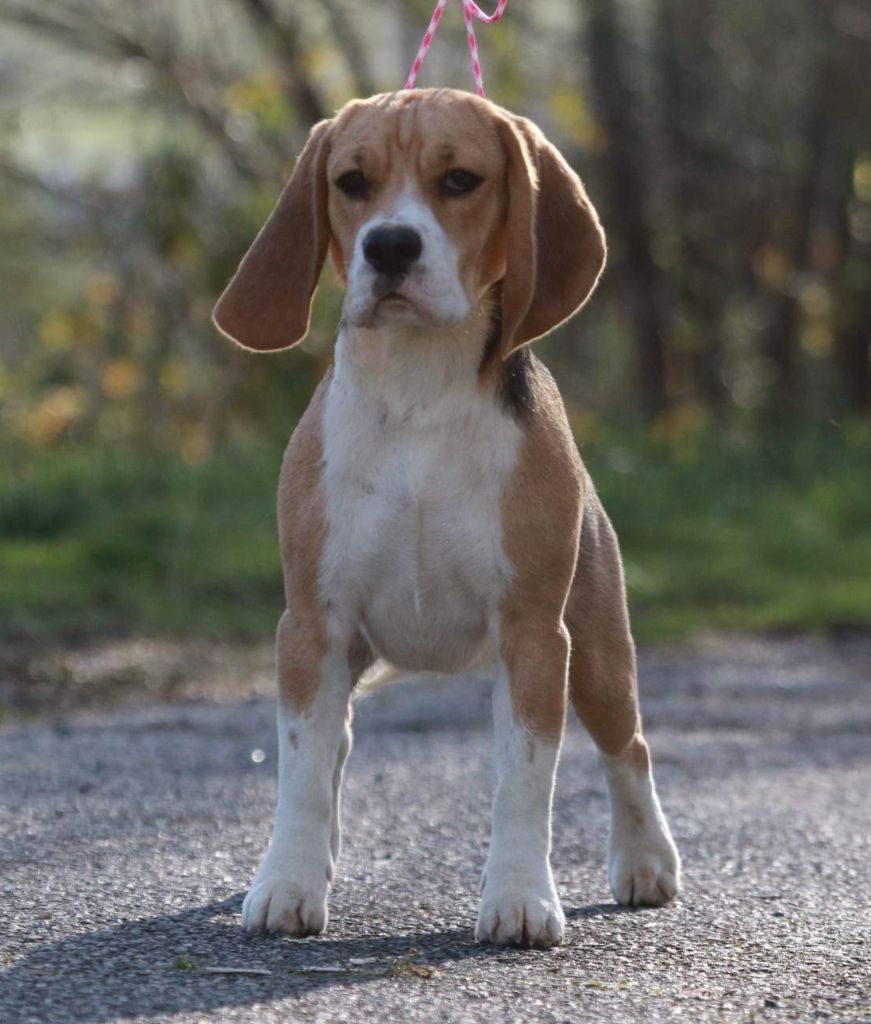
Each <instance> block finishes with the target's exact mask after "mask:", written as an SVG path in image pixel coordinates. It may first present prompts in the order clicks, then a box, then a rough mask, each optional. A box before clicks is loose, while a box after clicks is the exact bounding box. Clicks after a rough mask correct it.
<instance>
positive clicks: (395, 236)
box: [363, 227, 423, 277]
mask: <svg viewBox="0 0 871 1024" xmlns="http://www.w3.org/2000/svg"><path fill="white" fill-rule="evenodd" d="M422 249H423V243H422V242H421V240H420V235H419V234H418V233H417V232H416V231H415V230H414V228H397V227H383V228H372V230H371V231H370V232H369V234H368V235H366V239H365V241H364V242H363V255H364V256H365V257H366V260H367V262H369V263H371V264H372V266H373V267H374V268H375V269H376V270H377V271H378V273H379V274H388V275H389V276H390V277H400V276H401V275H402V274H407V273H408V268H409V267H410V266H411V264H412V263H414V261H415V260H416V259H417V258H418V257H419V256H420V253H421V250H422Z"/></svg>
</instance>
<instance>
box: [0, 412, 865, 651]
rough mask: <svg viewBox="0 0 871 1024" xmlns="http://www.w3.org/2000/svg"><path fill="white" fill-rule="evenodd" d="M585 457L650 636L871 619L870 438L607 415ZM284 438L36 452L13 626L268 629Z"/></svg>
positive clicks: (9, 522)
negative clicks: (187, 456) (662, 429)
mask: <svg viewBox="0 0 871 1024" xmlns="http://www.w3.org/2000/svg"><path fill="white" fill-rule="evenodd" d="M581 450H582V454H583V456H584V459H585V461H586V463H587V465H588V467H589V469H590V471H591V474H592V476H593V479H594V480H595V481H596V485H597V487H598V489H599V492H600V494H601V496H602V499H603V501H604V503H605V507H606V508H607V509H608V511H609V513H610V515H611V517H612V519H613V520H614V523H615V525H616V527H617V530H618V533H619V535H620V540H621V545H622V548H623V554H624V559H625V563H626V573H627V581H628V585H629V592H630V603H631V608H632V613H633V623H634V629H635V633H636V636H637V638H638V639H639V640H641V641H644V642H663V641H677V640H682V639H686V638H688V637H690V636H691V635H692V634H693V633H696V632H698V631H705V630H730V629H735V630H748V629H750V630H754V629H817V630H819V629H824V628H827V627H830V626H844V625H849V626H865V625H871V529H869V525H871V472H869V469H871V432H869V431H868V429H867V428H865V429H863V430H859V429H856V430H853V431H852V432H850V431H843V430H834V429H832V430H829V431H828V432H827V433H826V432H822V433H820V432H818V433H816V434H814V435H808V434H807V433H805V434H803V435H801V436H798V435H796V436H793V437H781V438H780V439H779V440H778V441H771V442H769V443H763V444H761V445H760V444H759V443H758V442H756V443H754V444H753V445H748V444H744V443H742V442H741V440H740V439H739V438H736V437H735V436H734V435H728V436H727V435H725V434H722V435H721V434H719V433H718V432H717V431H715V430H712V429H706V430H702V431H700V432H697V433H694V434H692V435H691V436H689V437H682V438H680V439H678V440H677V441H675V440H674V439H671V440H669V441H663V440H661V439H660V440H656V439H654V438H652V437H651V436H650V435H649V434H641V433H640V432H633V431H630V430H626V429H622V430H620V429H612V430H606V429H604V428H603V429H600V430H598V431H597V435H596V437H595V439H594V440H589V441H587V442H585V443H583V444H582V448H581ZM280 463H281V451H280V450H279V449H277V448H275V447H274V446H271V445H269V444H261V445H260V446H255V445H253V444H252V446H251V447H249V448H236V449H234V450H231V451H227V452H224V453H222V454H219V455H216V456H213V457H212V458H210V459H209V460H207V461H205V462H202V463H200V464H197V465H190V464H187V463H185V462H184V461H183V460H182V459H181V458H180V457H178V456H165V457H158V456H156V455H154V454H150V455H148V456H137V455H136V454H134V453H132V452H129V451H123V452H112V451H110V450H107V449H105V448H102V449H95V448H76V447H69V448H65V449H63V450H56V451H54V452H51V453H43V454H39V455H34V454H32V453H30V454H29V455H28V456H27V459H26V461H25V462H23V463H22V464H21V465H19V466H17V467H16V472H14V473H13V474H12V475H8V476H6V478H5V479H4V480H2V481H0V565H2V566H3V571H2V574H0V635H2V636H5V637H7V638H21V639H28V640H31V641H36V642H39V641H40V640H41V639H45V640H53V639H57V638H65V639H75V638H89V637H94V636H101V635H119V634H120V635H124V634H144V635H161V636H178V637H185V636H191V637H214V638H221V639H225V640H226V639H237V640H245V641H251V640H259V639H265V638H268V637H269V636H271V634H272V632H273V630H274V627H275V624H276V622H277V619H278V616H279V614H280V612H281V609H282V607H283V595H282V586H281V572H280V562H279V554H278V544H277V539H276V528H275V512H274V495H275V486H276V481H277V477H278V470H279V467H280Z"/></svg>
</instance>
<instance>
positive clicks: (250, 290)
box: [212, 121, 331, 352]
mask: <svg viewBox="0 0 871 1024" xmlns="http://www.w3.org/2000/svg"><path fill="white" fill-rule="evenodd" d="M330 124H331V122H330V121H321V122H320V124H317V125H315V127H314V128H313V129H312V131H311V134H310V135H309V138H308V142H307V143H306V145H305V148H304V149H303V151H302V153H301V154H300V157H299V159H298V160H297V162H296V166H295V167H294V169H293V175H292V176H291V179H290V181H289V182H288V183H287V185H286V186H285V188H284V191H283V192H282V193H281V196H280V197H279V199H278V202H277V203H276V204H275V209H274V210H273V211H272V213H271V214H270V215H269V219H268V220H267V221H266V223H265V224H264V225H263V227H262V228H261V229H260V233H259V234H258V235H257V237H256V238H255V239H254V242H253V243H252V245H251V248H250V249H249V250H248V252H247V253H246V254H245V256H244V257H243V258H242V262H241V263H240V264H239V269H238V270H237V271H236V273H235V274H234V275H233V278H232V280H231V281H230V283H229V284H228V285H227V287H226V289H225V290H224V294H223V295H222V296H221V297H220V299H218V303H217V305H216V306H215V311H214V313H213V314H212V320H213V321H214V323H215V325H216V326H217V327H218V329H219V330H221V331H222V332H223V333H224V334H226V335H228V336H229V337H230V338H232V339H233V341H236V342H238V343H239V344H240V345H242V346H243V347H244V348H250V349H254V350H255V351H257V352H272V351H275V350H276V349H280V348H288V347H289V346H290V345H295V344H296V343H297V342H298V341H301V340H302V339H303V338H304V337H305V335H306V333H307V331H308V325H309V316H310V313H311V301H312V297H313V295H314V291H315V288H316V287H317V283H318V278H319V277H320V275H321V269H322V267H323V265H324V259H325V257H326V254H327V246H328V243H329V237H330V226H329V218H328V215H327V182H326V158H327V150H328V144H327V143H328V139H329V128H330Z"/></svg>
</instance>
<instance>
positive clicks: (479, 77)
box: [405, 0, 508, 96]
mask: <svg viewBox="0 0 871 1024" xmlns="http://www.w3.org/2000/svg"><path fill="white" fill-rule="evenodd" d="M461 2H462V4H463V17H464V19H465V21H466V39H467V40H468V42H469V55H470V57H471V59H472V74H473V75H474V76H475V91H476V92H477V93H478V95H479V96H483V95H484V75H483V74H482V72H481V61H480V60H479V59H478V40H477V39H476V38H475V18H477V19H478V21H482V22H483V23H484V24H485V25H492V24H493V22H494V21H499V19H500V18H501V17H502V15H503V14H504V13H505V8H506V7H507V6H508V0H497V2H496V10H495V11H494V12H493V13H492V14H485V13H484V12H483V11H482V10H481V8H480V7H479V6H478V5H477V4H476V3H475V0H461ZM447 3H448V0H438V2H437V3H436V6H435V10H434V11H433V12H432V17H431V18H430V21H429V26H428V28H427V30H426V32H424V34H423V39H422V40H421V42H420V48H419V49H418V51H417V56H416V57H415V58H414V64H412V65H411V71H410V72H409V73H408V79H407V80H406V82H405V88H406V89H413V88H414V83H415V81H416V80H417V74H418V72H419V71H420V67H421V64H423V59H424V57H425V56H426V55H427V53H428V52H429V48H430V46H431V45H432V41H433V37H434V36H435V34H436V29H437V28H438V27H439V22H440V21H441V20H442V15H443V14H444V13H445V7H447Z"/></svg>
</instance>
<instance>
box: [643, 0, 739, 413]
mask: <svg viewBox="0 0 871 1024" xmlns="http://www.w3.org/2000/svg"><path fill="white" fill-rule="evenodd" d="M710 12H711V0H693V3H692V4H691V5H688V4H687V3H686V0H660V2H659V8H658V12H657V29H658V40H657V44H658V45H657V57H658V69H657V70H658V73H659V79H660V87H661V95H662V115H661V116H662V125H663V137H664V143H665V148H666V152H667V156H668V160H667V164H668V170H669V173H670V180H669V186H670V192H671V195H670V204H669V205H670V210H669V216H670V218H671V223H672V226H673V228H674V231H675V234H676V238H677V244H676V248H677V258H676V261H675V263H676V267H675V274H676V276H677V279H678V280H677V293H678V301H679V307H680V309H681V310H682V312H683V313H684V315H685V317H686V319H687V322H688V324H689V328H690V331H691V332H692V337H691V342H692V345H693V348H692V370H693V377H694V384H695V390H696V393H697V394H698V395H699V396H700V397H701V398H702V399H703V401H704V402H705V403H706V405H707V406H708V408H709V409H711V411H712V412H713V413H714V415H715V416H716V417H717V418H720V417H721V416H722V415H724V413H725V410H726V405H727V400H728V390H727V388H726V385H725V383H724V380H723V375H722V368H723V336H722V325H721V305H722V287H723V280H724V277H725V270H724V268H723V267H721V266H719V265H718V254H719V250H720V246H718V244H717V239H716V237H715V236H716V235H717V234H719V231H720V223H719V217H718V216H717V214H716V212H715V211H716V204H715V202H714V201H713V200H712V198H711V192H712V189H713V190H714V191H716V181H717V180H718V170H721V166H722V164H721V161H722V160H723V154H716V153H711V152H709V150H708V149H707V148H706V146H705V145H703V144H702V142H701V140H699V139H698V138H697V137H696V131H697V129H698V126H699V125H700V124H702V123H704V118H705V114H706V107H707V105H708V103H709V102H710V97H709V96H708V92H709V91H710V88H711V84H712V81H713V82H714V83H716V78H713V76H711V74H710V69H711V67H712V64H713V60H714V55H713V54H712V53H711V52H710V51H711V47H710V42H709V39H708V36H707V32H708V25H709V16H710ZM700 54H704V55H705V59H704V61H700V60H699V55H700ZM700 67H701V68H703V69H704V73H703V74H702V73H700ZM706 87H707V88H706Z"/></svg>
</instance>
